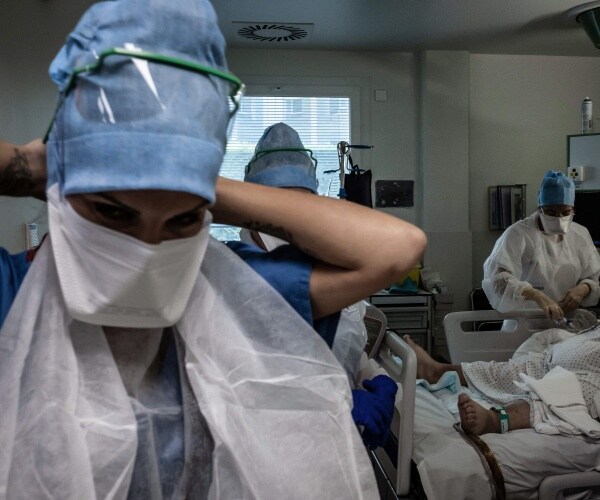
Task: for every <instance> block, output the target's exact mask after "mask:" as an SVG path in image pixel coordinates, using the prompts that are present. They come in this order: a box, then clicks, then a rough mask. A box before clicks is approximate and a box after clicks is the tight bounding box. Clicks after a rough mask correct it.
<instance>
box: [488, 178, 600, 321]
mask: <svg viewBox="0 0 600 500" xmlns="http://www.w3.org/2000/svg"><path fill="white" fill-rule="evenodd" d="M574 204H575V186H574V184H573V181H572V180H571V179H570V178H569V177H567V176H565V175H563V174H562V172H553V171H548V172H546V174H545V176H544V178H543V180H542V184H541V187H540V191H539V195H538V207H539V208H538V209H537V210H536V211H535V213H533V214H532V215H530V216H529V217H527V218H526V219H523V220H520V221H517V222H515V223H514V224H513V225H511V226H510V227H509V228H508V229H506V231H505V232H504V233H503V234H502V236H500V238H498V240H497V241H496V244H495V245H494V249H493V250H492V253H491V254H490V256H489V257H488V258H487V259H486V261H485V263H484V265H483V270H484V278H483V282H482V287H483V290H484V291H485V294H486V296H487V298H488V300H489V302H490V304H491V305H492V307H493V308H494V309H496V310H498V311H500V312H508V311H514V310H518V309H538V310H539V309H541V310H542V311H543V312H544V314H545V315H546V317H547V318H548V319H550V320H552V321H553V322H556V323H559V322H561V321H563V320H564V316H565V314H566V313H569V312H571V311H573V310H575V309H576V308H578V307H579V306H583V307H585V306H593V305H595V304H597V303H598V299H599V298H600V286H599V284H598V277H599V276H600V258H599V256H598V251H597V250H596V248H595V247H594V244H593V242H592V238H591V237H590V233H589V231H588V230H587V229H586V228H585V227H583V226H582V225H580V224H577V223H576V222H573V215H574V208H573V206H574Z"/></svg>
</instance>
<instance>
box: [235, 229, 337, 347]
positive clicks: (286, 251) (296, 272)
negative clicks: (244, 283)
mask: <svg viewBox="0 0 600 500" xmlns="http://www.w3.org/2000/svg"><path fill="white" fill-rule="evenodd" d="M227 246H228V247H229V248H231V249H232V250H233V251H234V252H235V253H236V254H237V255H238V256H239V257H240V258H241V259H242V260H244V262H246V264H248V265H249V266H250V267H251V268H252V269H254V271H256V272H257V273H258V274H259V275H260V276H262V278H263V279H264V280H266V281H267V283H269V284H270V285H271V286H272V287H273V288H274V289H275V290H277V291H278V292H279V293H280V294H281V295H282V296H283V298H284V299H285V300H286V301H287V302H288V303H289V304H290V305H291V306H292V307H293V308H294V309H295V310H296V312H297V313H298V314H300V316H302V317H303V318H304V320H305V321H306V322H307V323H308V324H309V325H312V326H313V328H314V329H315V330H316V331H317V333H318V334H319V335H320V336H321V338H323V340H325V342H327V345H328V346H329V347H330V348H331V346H332V345H333V339H334V338H335V332H336V330H337V326H338V322H339V320H340V313H339V312H338V313H334V314H331V315H329V316H325V317H324V318H320V319H318V320H313V315H312V306H311V304H310V273H311V272H312V267H313V262H314V261H313V259H312V258H311V257H309V256H308V255H307V254H305V253H304V252H302V251H301V250H299V249H298V248H296V247H294V246H292V245H283V246H280V247H277V248H276V249H275V250H272V251H271V252H265V251H264V250H262V249H261V248H258V247H257V246H255V245H250V244H248V243H243V242H241V241H229V242H227Z"/></svg>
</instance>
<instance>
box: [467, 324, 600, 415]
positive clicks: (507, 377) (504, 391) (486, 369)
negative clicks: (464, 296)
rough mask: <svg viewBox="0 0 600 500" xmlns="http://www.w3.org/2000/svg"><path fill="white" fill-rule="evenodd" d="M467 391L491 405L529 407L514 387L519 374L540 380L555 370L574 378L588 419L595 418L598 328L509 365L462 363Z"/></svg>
mask: <svg viewBox="0 0 600 500" xmlns="http://www.w3.org/2000/svg"><path fill="white" fill-rule="evenodd" d="M461 366H462V370H463V373H464V375H465V379H466V381H467V384H468V387H469V388H470V389H471V390H473V391H474V392H475V393H476V394H479V395H481V396H482V397H483V398H485V399H487V400H489V401H491V402H493V403H501V404H506V403H509V402H512V401H515V400H517V399H524V400H526V401H529V402H530V403H531V397H530V396H529V394H528V392H526V391H524V390H522V389H520V388H519V387H517V386H516V385H515V384H514V383H513V381H514V380H516V381H519V380H520V379H519V373H525V374H526V375H529V376H531V377H533V378H535V379H541V378H542V377H543V376H544V375H545V374H546V373H548V372H549V371H550V370H551V369H552V368H554V367H555V366H561V367H562V368H564V369H566V370H569V371H571V372H573V373H575V375H576V376H577V379H578V380H579V383H580V385H581V390H582V392H583V397H584V399H585V402H586V404H587V407H588V410H589V412H590V415H591V416H592V417H594V418H598V412H597V409H596V406H595V404H594V396H595V395H596V393H597V392H598V391H600V327H596V328H595V329H593V330H590V331H588V332H584V333H581V334H579V335H573V336H571V337H569V338H567V339H565V340H563V341H561V342H558V343H556V344H553V345H551V346H549V347H548V348H546V349H545V350H544V351H543V352H530V353H528V354H527V355H525V356H519V357H517V358H514V357H513V358H512V359H510V360H509V361H504V362H495V361H476V362H473V363H462V364H461Z"/></svg>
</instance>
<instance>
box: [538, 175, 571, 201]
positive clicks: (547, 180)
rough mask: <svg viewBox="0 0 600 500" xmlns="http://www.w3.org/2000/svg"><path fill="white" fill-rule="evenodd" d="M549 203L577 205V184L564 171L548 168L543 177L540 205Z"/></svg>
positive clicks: (539, 198) (539, 195) (539, 196)
mask: <svg viewBox="0 0 600 500" xmlns="http://www.w3.org/2000/svg"><path fill="white" fill-rule="evenodd" d="M548 205H569V206H571V207H572V206H574V205H575V184H574V183H573V181H572V180H571V179H570V178H569V177H567V176H566V175H564V174H563V173H562V172H554V171H552V170H548V172H546V175H544V178H543V179H542V185H541V186H540V192H539V194H538V207H545V206H548Z"/></svg>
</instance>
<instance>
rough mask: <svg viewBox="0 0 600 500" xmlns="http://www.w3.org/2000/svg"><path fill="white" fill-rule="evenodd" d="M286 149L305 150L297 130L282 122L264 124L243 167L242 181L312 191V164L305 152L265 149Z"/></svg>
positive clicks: (315, 177) (315, 178)
mask: <svg viewBox="0 0 600 500" xmlns="http://www.w3.org/2000/svg"><path fill="white" fill-rule="evenodd" d="M286 148H287V149H305V148H304V145H303V144H302V141H301V140H300V136H299V135H298V132H296V131H295V130H294V129H293V128H292V127H290V126H289V125H286V124H285V123H276V124H275V125H271V126H270V127H267V129H265V131H264V133H263V135H262V137H261V138H260V140H259V141H258V143H257V144H256V148H255V151H254V157H253V158H252V159H251V160H250V162H249V163H248V165H247V166H246V175H245V177H244V180H245V181H247V182H253V183H254V184H262V185H264V186H272V187H282V188H303V189H308V190H309V191H312V192H313V193H315V194H316V193H317V174H316V167H315V164H314V163H313V161H312V160H311V158H310V156H309V154H308V153H307V152H306V151H271V152H269V150H272V149H286Z"/></svg>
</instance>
